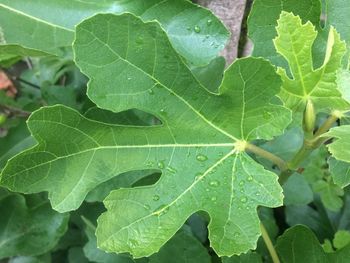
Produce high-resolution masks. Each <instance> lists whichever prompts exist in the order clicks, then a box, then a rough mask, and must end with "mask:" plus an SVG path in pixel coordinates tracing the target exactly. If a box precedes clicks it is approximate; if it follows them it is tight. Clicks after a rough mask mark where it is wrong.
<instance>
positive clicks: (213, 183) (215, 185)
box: [209, 180, 220, 187]
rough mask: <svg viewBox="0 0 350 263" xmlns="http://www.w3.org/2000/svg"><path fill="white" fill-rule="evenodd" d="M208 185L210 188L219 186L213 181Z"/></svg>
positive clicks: (217, 182)
mask: <svg viewBox="0 0 350 263" xmlns="http://www.w3.org/2000/svg"><path fill="white" fill-rule="evenodd" d="M209 185H210V186H211V187H218V186H219V185H220V183H219V181H216V180H214V181H210V182H209Z"/></svg>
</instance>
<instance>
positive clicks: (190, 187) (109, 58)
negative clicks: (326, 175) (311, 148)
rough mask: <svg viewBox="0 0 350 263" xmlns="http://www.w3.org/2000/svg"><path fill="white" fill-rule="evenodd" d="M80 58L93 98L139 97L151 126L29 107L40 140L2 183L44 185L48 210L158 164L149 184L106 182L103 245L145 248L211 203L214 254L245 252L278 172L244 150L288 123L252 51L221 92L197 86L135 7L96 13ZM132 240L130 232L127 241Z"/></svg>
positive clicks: (268, 69) (266, 70)
mask: <svg viewBox="0 0 350 263" xmlns="http://www.w3.org/2000/svg"><path fill="white" fill-rule="evenodd" d="M74 51H75V60H76V63H77V64H78V66H79V67H80V68H81V70H82V71H83V72H84V73H85V74H86V75H87V76H88V77H89V78H90V81H89V84H88V86H89V87H88V96H89V97H90V98H91V99H92V100H93V102H94V103H96V104H97V105H98V106H99V107H100V108H103V109H107V110H111V111H114V112H119V111H123V110H127V109H132V108H136V109H139V110H143V111H145V112H148V113H151V114H153V115H155V116H157V117H158V118H159V119H160V120H161V122H162V124H161V125H156V126H148V127H142V126H124V125H113V124H104V123H101V122H97V121H93V120H89V119H87V118H85V117H83V116H82V115H80V114H79V113H78V112H76V111H74V110H72V109H69V108H66V107H64V106H54V107H47V108H43V109H41V110H38V111H36V112H35V113H34V114H33V115H32V116H31V117H30V119H29V121H28V125H29V129H30V131H31V133H32V134H33V136H34V138H35V139H36V140H37V141H38V145H37V146H35V147H34V148H32V149H29V150H28V151H26V152H23V153H21V154H19V155H18V156H17V157H15V158H13V159H12V160H11V161H10V162H9V163H8V164H7V166H6V167H5V169H4V171H3V173H2V177H1V184H2V185H4V186H6V187H8V188H9V189H12V190H16V191H20V192H25V193H28V192H40V191H48V192H49V198H50V200H51V203H52V206H53V207H54V209H56V210H58V211H61V212H64V211H69V210H73V209H77V208H78V207H79V206H80V204H81V203H82V201H83V200H84V198H85V197H86V195H87V194H88V192H89V191H91V190H92V189H94V188H95V187H96V186H97V185H99V184H101V183H103V182H105V181H107V180H109V179H110V178H112V177H114V176H116V175H118V174H120V173H123V172H127V171H132V170H145V169H149V170H154V169H159V170H160V171H161V172H162V176H161V178H160V180H159V181H158V182H157V183H156V184H154V185H150V186H144V187H138V188H132V189H120V190H116V191H113V192H112V193H111V194H110V195H109V196H108V197H107V198H106V200H105V206H106V208H107V210H108V211H107V212H106V213H104V214H103V216H102V217H100V219H99V221H98V227H97V238H98V245H99V247H100V248H102V249H104V250H106V251H109V252H117V253H124V252H130V253H131V254H132V255H133V256H134V257H143V256H149V255H151V254H153V253H155V252H157V251H158V250H159V248H160V247H161V246H162V245H164V244H165V243H166V242H167V240H169V239H170V238H171V236H173V235H174V234H175V233H176V231H177V230H178V229H180V228H181V226H182V225H183V224H184V222H185V221H186V219H187V218H188V217H189V216H190V215H192V214H193V213H195V212H197V211H205V212H207V213H208V214H209V216H210V218H211V221H210V224H209V239H210V242H211V246H212V247H213V248H214V250H215V251H216V252H217V253H218V254H219V255H227V256H230V255H233V254H239V253H242V252H246V251H247V250H248V249H252V248H254V247H255V246H256V241H257V239H258V237H259V235H260V227H259V219H258V216H257V213H256V208H257V206H260V205H261V206H268V207H276V206H279V205H281V204H282V193H281V192H282V190H281V187H280V186H279V184H278V182H277V176H276V175H275V174H274V173H272V172H270V171H267V170H265V169H264V168H263V166H261V165H260V164H258V163H256V162H255V161H254V160H253V159H252V158H251V157H250V156H249V155H248V154H247V153H245V152H244V149H245V146H246V143H247V142H248V141H252V140H255V139H271V138H272V137H273V136H276V135H279V134H281V133H282V132H283V130H284V128H285V127H286V126H287V125H288V124H289V123H290V120H291V113H290V111H289V110H288V109H286V108H284V107H283V106H280V105H275V104H272V103H271V102H270V101H271V100H276V97H275V95H276V94H277V93H278V92H279V89H280V85H281V81H280V78H279V76H278V75H277V74H276V72H275V70H274V67H273V66H272V65H271V64H270V63H269V62H267V61H265V60H263V59H259V58H246V59H240V60H237V61H236V62H235V63H234V64H233V65H232V66H231V67H229V68H228V70H227V71H226V72H225V77H224V80H223V83H222V85H221V87H220V89H219V93H212V92H209V91H208V90H206V89H205V88H203V87H202V86H201V85H200V83H199V82H198V81H197V79H196V78H195V77H194V76H193V75H192V73H191V71H190V70H189V69H188V67H187V66H186V64H184V62H183V61H182V58H181V57H180V56H179V55H178V54H177V53H176V51H175V50H174V48H173V47H172V45H171V43H170V41H169V39H168V37H167V35H166V33H165V32H164V31H163V30H162V28H161V27H160V25H159V24H158V23H157V22H148V23H144V22H142V20H141V19H139V18H137V17H135V16H133V15H131V14H124V15H120V16H117V15H111V14H101V15H96V16H94V17H92V18H90V19H88V20H85V21H84V22H82V23H81V24H80V25H79V26H78V27H77V33H76V41H75V44H74ZM126 240H127V241H126Z"/></svg>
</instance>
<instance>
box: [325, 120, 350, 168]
mask: <svg viewBox="0 0 350 263" xmlns="http://www.w3.org/2000/svg"><path fill="white" fill-rule="evenodd" d="M324 136H325V137H327V136H330V137H333V138H335V139H334V141H333V142H332V143H331V144H329V145H327V146H328V149H329V151H330V152H331V153H332V155H333V157H335V158H336V159H337V160H339V161H343V162H346V163H350V125H343V126H339V127H336V128H333V129H331V130H330V131H329V132H327V133H326V134H325V135H324Z"/></svg>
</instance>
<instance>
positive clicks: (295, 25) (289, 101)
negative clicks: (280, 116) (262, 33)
mask: <svg viewBox="0 0 350 263" xmlns="http://www.w3.org/2000/svg"><path fill="white" fill-rule="evenodd" d="M277 33H278V36H277V37H276V38H275V39H274V44H275V47H276V50H277V52H278V53H280V54H281V55H282V56H283V57H284V58H285V59H286V60H287V61H288V64H289V68H290V71H291V74H292V77H290V76H288V74H287V72H286V70H285V69H282V68H279V70H278V72H279V74H280V75H281V77H282V80H283V86H282V91H281V93H280V97H281V98H282V100H283V101H284V103H285V105H286V106H287V107H288V108H290V109H292V110H293V111H303V110H304V109H305V105H306V102H307V101H311V102H313V104H314V105H315V107H316V110H317V111H327V112H329V111H332V110H348V109H350V106H349V104H348V103H347V102H346V101H345V100H344V99H343V97H342V94H341V93H340V91H339V90H338V88H337V81H336V80H337V71H338V69H339V68H340V67H341V61H342V58H343V56H344V54H345V50H346V45H345V43H344V42H343V41H341V40H340V36H339V34H338V33H337V32H336V30H335V29H334V28H332V27H331V28H330V31H329V35H328V43H327V50H326V54H325V59H324V63H323V65H322V66H321V67H320V68H318V69H314V66H313V60H312V45H313V43H314V41H315V39H316V36H317V32H316V30H315V28H314V26H313V25H312V24H311V23H310V22H307V23H306V24H302V22H301V19H300V17H298V16H295V15H293V14H292V13H286V12H282V14H281V16H280V19H279V20H278V27H277Z"/></svg>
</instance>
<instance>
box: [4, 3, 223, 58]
mask: <svg viewBox="0 0 350 263" xmlns="http://www.w3.org/2000/svg"><path fill="white" fill-rule="evenodd" d="M101 12H104V13H115V14H120V13H123V12H130V13H133V14H135V15H137V16H140V17H142V19H144V20H145V21H151V20H154V19H156V20H158V21H159V22H160V23H161V24H162V26H163V28H164V29H165V30H166V31H167V33H168V35H169V38H170V41H171V43H172V45H173V46H174V47H175V49H176V50H177V51H178V52H179V53H180V54H181V55H182V56H183V57H185V58H186V59H187V60H188V61H189V62H191V63H193V64H196V65H203V64H207V63H208V62H209V61H211V60H212V59H213V58H214V57H216V55H217V53H218V52H219V51H220V50H222V49H223V47H224V45H225V44H226V41H227V40H228V37H229V32H228V31H227V29H226V28H225V27H224V25H223V24H222V23H221V21H220V20H219V19H217V18H216V17H215V16H214V15H213V14H212V13H211V12H210V11H209V10H206V9H204V8H201V7H199V6H197V5H194V4H192V3H191V2H189V1H187V0H176V1H173V0H165V1H164V0H131V1H114V0H107V1H99V0H89V1H86V0H84V1H71V0H33V1H27V0H0V27H2V29H3V35H4V39H5V41H6V43H7V44H8V45H10V44H13V45H17V48H18V51H22V52H21V53H19V54H18V55H28V56H31V55H35V53H33V52H34V51H33V49H34V50H37V51H36V52H39V51H41V52H44V53H49V54H53V55H58V56H62V55H63V54H64V48H65V47H69V48H70V47H71V45H72V42H73V38H74V27H75V25H77V24H78V23H79V22H80V21H82V20H83V19H85V18H87V17H89V16H92V15H94V14H95V13H101ZM5 47H6V45H5ZM1 48H3V47H2V46H0V51H1V50H2V49H1ZM25 50H26V51H27V52H28V53H27V54H26V53H25V52H24V51H25ZM1 53H2V52H1ZM36 55H38V54H36ZM39 55H40V54H39Z"/></svg>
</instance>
